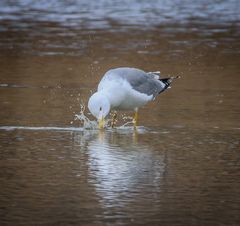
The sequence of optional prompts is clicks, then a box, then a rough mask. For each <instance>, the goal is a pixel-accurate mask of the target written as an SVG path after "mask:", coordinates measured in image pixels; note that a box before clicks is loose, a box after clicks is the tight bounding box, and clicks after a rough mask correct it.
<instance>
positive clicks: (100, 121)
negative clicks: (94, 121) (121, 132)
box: [98, 117, 105, 129]
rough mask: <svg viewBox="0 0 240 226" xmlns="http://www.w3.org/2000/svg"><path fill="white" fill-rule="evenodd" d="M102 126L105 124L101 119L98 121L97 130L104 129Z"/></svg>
mask: <svg viewBox="0 0 240 226" xmlns="http://www.w3.org/2000/svg"><path fill="white" fill-rule="evenodd" d="M104 124H105V122H104V118H103V117H101V118H100V119H98V128H99V129H103V128H104Z"/></svg>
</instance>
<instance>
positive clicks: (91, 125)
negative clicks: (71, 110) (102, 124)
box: [74, 104, 98, 129]
mask: <svg viewBox="0 0 240 226" xmlns="http://www.w3.org/2000/svg"><path fill="white" fill-rule="evenodd" d="M84 112H85V105H84V104H80V112H79V114H75V118H74V120H80V122H81V124H82V127H83V128H84V129H97V128H98V125H97V121H92V120H90V119H89V118H88V117H87V116H86V115H85V114H84Z"/></svg>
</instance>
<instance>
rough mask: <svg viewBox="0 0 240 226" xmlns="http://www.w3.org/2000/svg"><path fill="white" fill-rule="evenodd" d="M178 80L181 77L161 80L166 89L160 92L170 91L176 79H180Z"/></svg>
mask: <svg viewBox="0 0 240 226" xmlns="http://www.w3.org/2000/svg"><path fill="white" fill-rule="evenodd" d="M178 78H181V77H180V76H179V75H178V76H172V77H169V78H161V79H159V81H161V82H162V83H163V84H164V88H163V89H162V90H161V91H160V92H159V93H161V92H163V91H164V90H166V89H170V88H171V86H170V85H171V83H172V81H173V80H174V79H178Z"/></svg>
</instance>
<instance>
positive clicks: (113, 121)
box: [111, 111, 117, 128]
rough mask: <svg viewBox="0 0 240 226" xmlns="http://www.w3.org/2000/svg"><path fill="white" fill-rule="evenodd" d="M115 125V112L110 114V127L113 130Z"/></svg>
mask: <svg viewBox="0 0 240 226" xmlns="http://www.w3.org/2000/svg"><path fill="white" fill-rule="evenodd" d="M116 124H117V111H114V112H113V113H112V114H111V127H112V128H114V127H115V126H116Z"/></svg>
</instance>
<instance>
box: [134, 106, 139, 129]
mask: <svg viewBox="0 0 240 226" xmlns="http://www.w3.org/2000/svg"><path fill="white" fill-rule="evenodd" d="M137 123H138V111H137V110H136V111H135V114H134V117H133V126H134V127H135V128H136V127H137Z"/></svg>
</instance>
